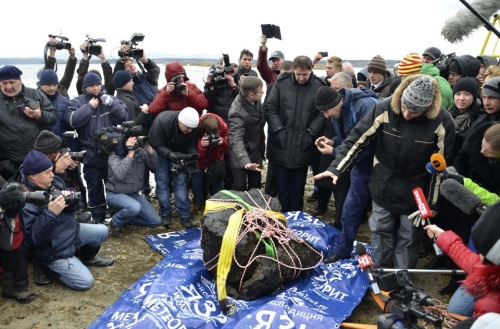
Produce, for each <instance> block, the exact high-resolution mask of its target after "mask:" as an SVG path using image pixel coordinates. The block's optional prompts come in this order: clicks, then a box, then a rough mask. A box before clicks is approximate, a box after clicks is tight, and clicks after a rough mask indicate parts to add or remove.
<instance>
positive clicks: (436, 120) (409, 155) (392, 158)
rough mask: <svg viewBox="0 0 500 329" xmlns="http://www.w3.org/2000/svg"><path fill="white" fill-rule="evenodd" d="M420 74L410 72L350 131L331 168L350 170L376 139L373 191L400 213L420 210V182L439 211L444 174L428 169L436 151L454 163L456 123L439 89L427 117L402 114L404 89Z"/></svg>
mask: <svg viewBox="0 0 500 329" xmlns="http://www.w3.org/2000/svg"><path fill="white" fill-rule="evenodd" d="M419 76H421V75H415V76H409V77H407V78H406V79H404V80H403V82H402V83H401V86H400V88H398V89H397V90H396V92H395V93H394V95H393V96H392V97H391V98H387V99H385V100H383V101H382V102H380V103H378V104H377V105H375V108H374V110H373V111H371V112H370V113H368V114H367V115H366V116H365V117H364V118H363V119H362V120H361V121H360V122H359V123H358V125H356V126H355V127H354V128H353V129H352V130H351V133H350V134H349V136H348V137H347V138H346V139H345V140H344V142H343V143H342V145H341V146H340V148H339V149H338V151H337V157H336V159H335V160H334V161H333V162H332V164H331V165H330V167H329V168H328V170H329V171H331V172H333V173H335V174H339V173H342V172H344V171H346V170H347V169H349V168H350V167H351V166H352V165H353V164H354V163H355V160H356V159H357V157H358V156H359V155H360V154H362V152H361V151H362V150H363V149H365V148H366V147H367V145H369V144H370V143H371V142H373V141H374V140H375V138H377V148H376V151H375V158H374V166H373V171H372V178H371V181H370V185H369V187H370V192H371V195H372V198H373V200H374V201H375V202H376V203H377V204H378V205H380V206H382V207H384V208H385V209H388V210H389V211H391V212H394V213H397V214H405V215H408V214H410V213H412V212H414V211H416V210H417V204H416V202H415V200H414V198H413V195H412V190H413V189H414V188H416V187H421V188H422V189H423V191H424V193H425V194H426V196H427V199H428V201H429V206H430V207H431V209H433V210H438V196H439V186H440V184H441V177H440V176H439V175H437V174H435V175H430V174H429V173H428V172H427V170H426V169H425V166H426V164H427V163H428V162H429V160H430V157H431V155H432V154H433V153H440V154H441V155H443V156H444V158H445V159H446V161H447V163H452V160H453V152H454V142H455V127H454V123H453V119H452V118H451V116H450V115H449V113H448V112H447V111H446V110H445V109H444V108H443V107H441V93H440V92H439V90H437V88H438V87H437V83H436V84H435V87H436V92H435V94H434V101H433V103H432V104H433V105H432V106H431V108H429V109H428V110H427V111H426V112H425V113H424V115H423V116H420V117H418V118H416V119H414V120H411V121H406V120H405V119H404V118H403V116H402V114H401V95H402V93H403V91H404V89H405V88H406V87H407V86H408V85H409V84H410V83H411V82H412V81H413V80H415V79H416V78H418V77H419Z"/></svg>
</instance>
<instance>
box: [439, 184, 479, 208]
mask: <svg viewBox="0 0 500 329" xmlns="http://www.w3.org/2000/svg"><path fill="white" fill-rule="evenodd" d="M440 191H441V194H442V195H443V196H444V198H445V199H446V200H448V201H450V202H451V203H452V204H453V205H454V206H455V207H457V208H458V209H460V210H461V211H463V212H464V213H466V214H467V215H472V214H473V213H474V212H475V213H477V214H479V215H482V214H483V213H484V211H485V210H486V206H485V205H484V204H483V202H482V201H481V199H480V198H479V197H478V196H477V195H475V194H474V193H472V192H471V191H469V190H468V189H467V188H466V187H465V186H463V185H462V184H460V183H459V182H457V181H456V180H453V179H447V180H445V181H444V182H442V183H441V187H440Z"/></svg>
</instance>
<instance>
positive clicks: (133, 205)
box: [108, 191, 161, 228]
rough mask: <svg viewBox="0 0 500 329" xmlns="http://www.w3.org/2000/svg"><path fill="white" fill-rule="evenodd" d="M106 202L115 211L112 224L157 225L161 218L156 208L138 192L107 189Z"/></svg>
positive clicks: (121, 225)
mask: <svg viewBox="0 0 500 329" xmlns="http://www.w3.org/2000/svg"><path fill="white" fill-rule="evenodd" d="M108 204H109V206H110V207H112V208H113V209H115V210H116V211H117V213H115V214H114V215H113V225H114V226H115V227H118V228H122V227H124V226H125V225H127V224H130V225H140V226H148V227H157V226H159V225H160V223H161V218H160V216H158V214H157V213H156V209H155V208H154V207H153V205H152V204H151V203H149V201H148V200H146V199H145V198H144V197H143V196H142V195H139V193H132V194H123V193H113V192H111V191H108Z"/></svg>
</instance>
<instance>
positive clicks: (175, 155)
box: [167, 152, 183, 162]
mask: <svg viewBox="0 0 500 329" xmlns="http://www.w3.org/2000/svg"><path fill="white" fill-rule="evenodd" d="M182 156H183V154H182V153H179V152H170V153H169V154H168V155H167V160H169V161H171V162H178V161H180V160H182Z"/></svg>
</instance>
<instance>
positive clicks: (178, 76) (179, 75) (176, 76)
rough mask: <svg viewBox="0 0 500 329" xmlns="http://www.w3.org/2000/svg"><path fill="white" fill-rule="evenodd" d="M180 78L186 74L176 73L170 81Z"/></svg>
mask: <svg viewBox="0 0 500 329" xmlns="http://www.w3.org/2000/svg"><path fill="white" fill-rule="evenodd" d="M179 78H184V74H181V73H179V74H176V75H174V76H172V77H171V78H170V80H169V81H175V80H177V79H179Z"/></svg>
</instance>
